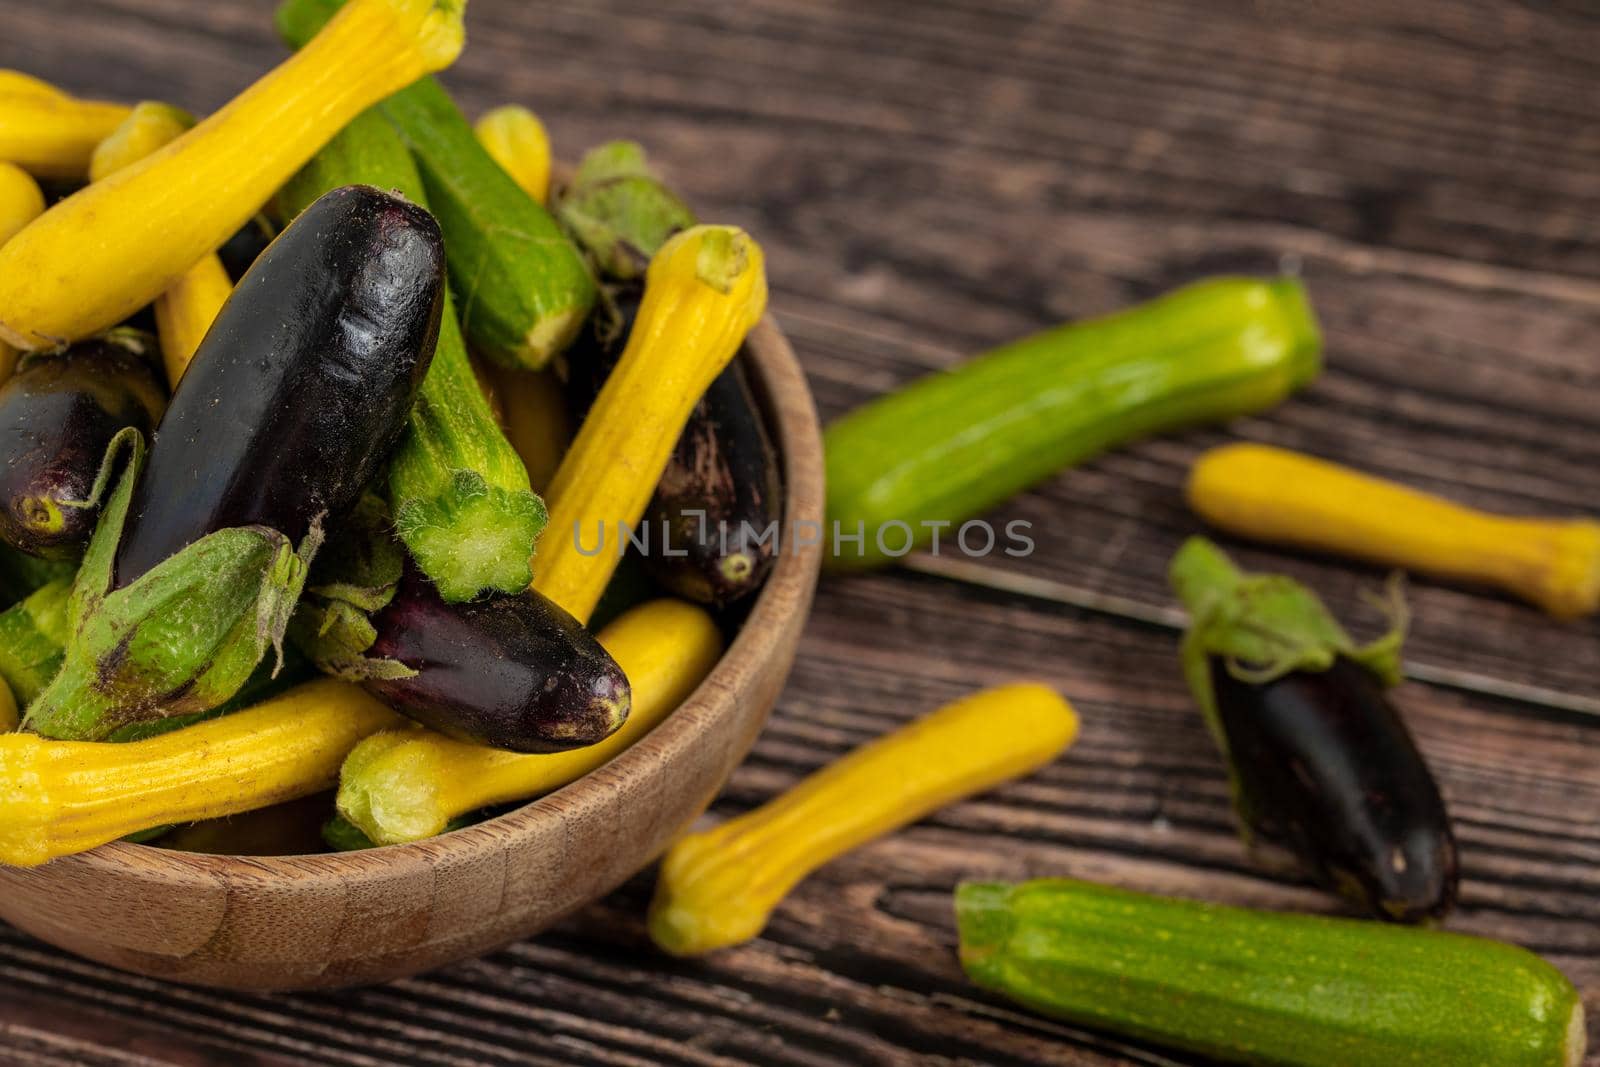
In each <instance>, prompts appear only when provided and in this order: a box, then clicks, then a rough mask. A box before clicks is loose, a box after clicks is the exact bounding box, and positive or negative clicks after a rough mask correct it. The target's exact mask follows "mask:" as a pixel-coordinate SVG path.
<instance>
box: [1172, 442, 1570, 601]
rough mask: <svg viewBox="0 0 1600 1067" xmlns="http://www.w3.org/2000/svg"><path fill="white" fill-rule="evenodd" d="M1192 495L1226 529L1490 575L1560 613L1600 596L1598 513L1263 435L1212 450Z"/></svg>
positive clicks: (1468, 576) (1452, 573)
mask: <svg viewBox="0 0 1600 1067" xmlns="http://www.w3.org/2000/svg"><path fill="white" fill-rule="evenodd" d="M1188 496H1189V504H1190V506H1191V507H1192V508H1193V509H1194V510H1195V513H1196V514H1198V515H1199V516H1200V517H1201V518H1202V519H1204V520H1206V521H1207V522H1209V523H1211V524H1212V525H1213V526H1216V527H1218V528H1220V529H1223V530H1227V531H1229V532H1231V533H1235V534H1239V535H1241V536H1244V537H1250V538H1254V539H1256V540H1259V541H1266V542H1270V543H1275V544H1287V545H1295V546H1298V547H1300V548H1307V549H1312V550H1314V551H1318V552H1327V553H1330V554H1332V555H1338V556H1349V557H1354V558H1357V559H1363V560H1369V561H1371V562H1374V563H1382V564H1388V565H1391V566H1395V567H1403V568H1407V569H1411V570H1416V571H1419V572H1422V573H1424V574H1432V575H1438V576H1440V577H1444V578H1450V579H1456V580H1460V581H1466V582H1472V583H1476V584H1481V585H1488V586H1494V587H1496V588H1499V589H1502V590H1504V591H1506V592H1508V593H1512V594H1514V595H1516V596H1518V597H1521V598H1523V599H1524V600H1528V601H1530V602H1532V603H1534V604H1537V605H1538V606H1540V607H1541V608H1543V609H1544V610H1545V611H1547V612H1549V613H1550V614H1551V615H1555V616H1557V617H1559V618H1575V617H1577V616H1580V615H1587V614H1590V613H1591V612H1593V611H1595V610H1596V608H1597V607H1600V523H1596V522H1593V521H1590V520H1587V519H1541V518H1519V517H1513V516H1505V515H1493V514H1488V513H1486V512H1482V511H1477V510H1474V509H1472V508H1468V507H1464V506H1462V505H1460V504H1455V503H1452V502H1450V501H1448V500H1444V499H1441V498H1439V497H1436V496H1431V495H1429V494H1427V493H1422V492H1418V491H1417V490H1414V489H1409V488H1406V487H1405V486H1402V485H1397V484H1395V483H1393V482H1388V481H1384V480H1383V479H1381V478H1375V477H1372V476H1370V475H1366V474H1361V473H1360V472H1358V471H1353V470H1350V469H1349V468H1347V467H1341V466H1338V465H1337V464H1333V463H1328V462H1326V461H1324V460H1320V459H1314V458H1312V457H1310V456H1305V455H1301V454H1299V453H1296V452H1290V451H1287V450H1285V449H1281V448H1271V447H1268V446H1265V445H1252V444H1238V445H1227V446H1224V447H1222V448H1216V449H1212V450H1211V451H1209V452H1207V453H1205V454H1204V455H1202V456H1201V457H1200V458H1199V459H1198V460H1196V461H1195V464H1194V467H1193V469H1192V470H1191V471H1190V473H1189V486H1188Z"/></svg>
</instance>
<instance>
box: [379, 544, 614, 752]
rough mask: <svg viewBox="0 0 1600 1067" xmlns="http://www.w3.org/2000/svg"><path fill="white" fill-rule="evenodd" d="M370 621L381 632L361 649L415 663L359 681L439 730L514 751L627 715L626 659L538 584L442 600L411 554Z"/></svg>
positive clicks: (553, 748)
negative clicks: (404, 670)
mask: <svg viewBox="0 0 1600 1067" xmlns="http://www.w3.org/2000/svg"><path fill="white" fill-rule="evenodd" d="M372 624H373V627H374V628H375V629H376V630H377V634H378V639H377V641H376V642H375V643H374V644H373V645H372V647H371V648H370V649H369V650H368V651H367V657H368V658H369V659H380V658H381V659H389V660H397V661H399V662H400V663H402V664H404V665H405V666H407V667H409V668H411V669H412V670H414V671H416V672H417V673H416V674H415V675H413V676H412V677H409V678H398V679H388V678H372V679H368V680H366V681H364V682H362V683H361V684H362V685H363V686H364V687H365V688H366V689H367V691H368V692H370V693H372V694H373V695H374V696H376V697H377V698H378V699H380V700H382V701H383V702H384V703H386V704H388V705H389V706H390V707H391V708H393V709H394V710H395V711H398V712H400V713H401V714H402V715H407V716H409V717H410V718H413V719H415V720H417V721H418V722H420V723H422V724H424V725H426V726H431V727H432V728H433V729H435V730H438V731H439V732H440V733H444V734H447V735H449V736H451V737H454V738H457V739H459V740H462V741H470V742H473V743H475V744H480V745H488V746H490V747H492V748H502V749H509V750H511V751H513V752H560V751H564V750H566V749H572V748H582V747H583V746H585V745H592V744H594V743H595V742H597V741H602V740H604V739H605V738H606V737H608V736H610V735H611V734H612V733H613V732H615V731H616V729H617V728H618V727H620V726H621V725H622V724H623V722H624V721H625V720H626V719H627V716H628V708H629V705H630V703H631V691H630V689H629V687H628V679H627V678H626V677H625V676H624V675H623V673H622V668H620V667H618V666H617V664H616V661H615V660H613V659H612V658H611V656H610V654H609V653H607V652H606V650H605V649H604V648H602V647H600V643H599V642H598V641H596V640H595V639H594V636H593V635H592V634H590V633H589V631H587V630H585V629H584V628H583V627H582V626H581V625H580V624H579V623H578V620H576V619H574V618H573V617H572V616H571V615H569V614H567V613H566V612H565V611H563V610H562V609H561V608H560V607H558V606H557V605H556V604H555V603H554V602H553V601H550V600H547V599H545V598H544V597H542V596H540V595H539V594H537V593H534V592H531V591H530V592H528V593H523V594H518V595H514V596H495V597H490V598H488V599H486V600H478V601H472V602H469V603H465V604H447V603H445V602H444V600H443V598H441V597H440V596H439V593H438V591H437V590H436V589H434V587H433V583H431V582H429V581H428V580H427V579H426V578H425V577H423V576H422V575H421V573H420V572H419V571H418V570H417V569H416V567H415V566H414V565H412V564H410V563H408V564H407V565H406V571H405V574H404V576H403V577H402V578H401V580H400V586H399V588H398V589H397V590H396V591H395V595H394V599H392V600H391V601H390V602H389V604H388V606H387V607H385V608H383V609H382V610H381V611H379V612H378V613H377V614H375V615H373V616H372Z"/></svg>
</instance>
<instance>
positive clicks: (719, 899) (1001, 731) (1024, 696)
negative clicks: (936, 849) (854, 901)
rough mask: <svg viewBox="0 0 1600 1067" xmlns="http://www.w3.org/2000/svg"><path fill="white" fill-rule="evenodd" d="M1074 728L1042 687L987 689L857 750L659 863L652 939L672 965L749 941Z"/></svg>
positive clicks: (1047, 750)
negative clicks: (827, 870)
mask: <svg viewBox="0 0 1600 1067" xmlns="http://www.w3.org/2000/svg"><path fill="white" fill-rule="evenodd" d="M1077 735H1078V716H1077V714H1076V713H1075V712H1074V711H1073V710H1072V707H1071V706H1070V705H1069V704H1068V703H1067V702H1066V701H1065V700H1062V699H1061V697H1060V696H1059V695H1057V694H1056V692H1055V691H1054V690H1052V689H1049V688H1048V687H1046V686H1042V685H1038V684H1035V683H1031V682H1022V683H1016V684H1013V685H1004V686H999V687H996V688H994V689H986V690H983V691H982V692H978V693H974V694H972V695H970V696H967V697H964V698H962V699H961V700H958V701H956V702H954V703H952V704H948V705H946V706H945V707H942V708H940V709H939V710H938V711H935V712H933V713H932V714H931V715H927V716H925V717H923V718H920V719H917V720H915V721H913V722H911V723H910V724H908V725H906V726H902V727H901V728H900V729H898V730H895V731H894V732H893V733H890V734H886V735H884V736H883V737H880V738H878V739H877V740H876V741H873V742H871V743H870V744H867V745H863V746H862V747H861V748H858V749H856V750H855V751H854V752H852V753H850V754H849V755H848V756H845V757H844V758H843V759H841V760H839V761H838V762H836V763H833V764H830V765H829V766H827V767H824V768H823V769H822V770H820V771H817V772H816V773H815V774H813V775H811V776H810V777H809V778H807V779H805V780H804V781H802V782H801V783H800V784H799V785H796V786H795V787H794V788H792V789H790V790H789V791H788V792H786V793H784V794H783V795H782V796H779V797H777V798H776V799H774V800H771V801H769V802H767V803H766V804H764V805H762V806H761V807H759V808H757V809H755V810H754V811H751V812H747V813H745V814H744V815H741V816H739V817H738V818H736V819H730V820H728V821H727V822H725V823H723V824H722V825H720V826H716V827H713V828H712V829H710V830H706V831H704V832H702V833H693V834H688V835H686V836H684V837H682V838H679V839H678V841H677V842H676V843H674V844H673V846H672V847H671V848H670V849H668V850H667V854H666V856H665V857H664V858H663V859H662V861H661V876H660V878H659V879H658V880H657V882H656V895H655V899H654V900H653V901H652V902H651V904H650V937H651V939H652V940H654V941H655V943H656V944H657V946H659V947H660V948H661V949H663V950H664V951H666V952H670V953H672V954H673V955H674V956H698V955H701V954H703V953H706V952H711V951H713V950H715V949H719V948H725V947H727V946H729V945H734V944H738V943H739V942H741V941H748V940H749V939H750V938H752V937H755V936H756V935H757V934H759V933H760V932H761V930H762V927H764V926H766V924H767V918H768V916H770V915H771V914H772V909H773V908H775V907H777V905H778V903H779V901H781V900H782V899H783V898H784V897H785V896H787V895H788V893H789V890H791V889H793V888H794V886H795V885H796V883H798V882H799V881H800V879H802V878H804V877H805V876H806V875H808V874H810V873H811V872H812V871H814V870H816V869H817V868H818V867H820V866H822V865H823V864H824V863H827V862H828V861H829V860H832V859H834V858H836V857H837V856H839V855H841V854H843V853H844V852H847V851H848V850H850V849H852V848H855V847H856V846H857V845H860V844H862V843H864V842H867V841H870V840H872V839H873V838H875V837H878V836H880V835H882V834H885V833H887V832H889V831H890V830H894V829H897V828H899V827H901V826H905V825H906V824H908V823H912V822H915V821H916V820H918V819H920V818H922V817H923V816H924V815H926V814H928V813H929V812H931V811H935V810H937V809H939V808H941V807H943V806H944V805H946V804H949V803H952V802H953V801H956V800H960V799H962V798H964V797H968V796H971V795H972V794H974V793H980V792H982V791H984V790H985V789H990V788H993V787H994V786H996V785H999V784H1000V783H1002V782H1005V781H1009V780H1010V779H1012V778H1019V777H1021V776H1022V775H1024V774H1028V773H1029V772H1031V771H1034V770H1037V769H1038V768H1040V767H1042V766H1044V765H1045V764H1046V763H1049V762H1050V761H1051V760H1053V759H1055V758H1056V757H1057V756H1059V755H1060V754H1061V753H1062V751H1063V750H1065V749H1066V747H1067V746H1068V745H1070V744H1072V741H1073V739H1074V738H1075V737H1077Z"/></svg>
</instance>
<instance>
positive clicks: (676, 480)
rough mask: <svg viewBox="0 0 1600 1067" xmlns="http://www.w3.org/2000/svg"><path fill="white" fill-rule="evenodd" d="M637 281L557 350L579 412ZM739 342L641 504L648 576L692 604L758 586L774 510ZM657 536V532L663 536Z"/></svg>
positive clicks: (623, 330) (769, 454)
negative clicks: (609, 310) (562, 352)
mask: <svg viewBox="0 0 1600 1067" xmlns="http://www.w3.org/2000/svg"><path fill="white" fill-rule="evenodd" d="M639 298H640V294H639V291H638V289H637V288H635V287H631V286H627V287H623V288H620V289H619V290H617V291H616V293H615V294H613V300H612V303H613V305H614V308H615V316H614V317H612V318H607V317H606V316H604V315H600V316H597V317H596V321H595V323H594V324H592V326H591V328H590V329H589V330H586V331H585V332H584V333H583V334H582V335H580V338H579V340H578V342H577V343H576V344H575V345H574V346H573V347H572V348H571V349H569V350H568V352H567V366H568V394H569V402H570V404H571V407H572V408H573V414H574V417H575V418H578V419H581V418H582V417H583V416H584V414H585V413H587V411H588V408H589V405H590V404H591V403H593V401H594V398H595V397H596V396H597V395H598V394H599V392H600V389H601V387H602V386H604V385H605V379H606V376H607V375H608V374H610V372H611V369H612V368H613V367H614V366H616V363H617V360H618V359H619V358H620V357H621V355H622V350H623V348H624V347H625V346H626V344H627V339H628V333H629V331H630V330H631V329H632V327H633V319H634V316H635V315H637V313H638V310H639ZM747 359H748V356H747V354H746V352H745V351H744V350H741V351H740V352H739V353H738V354H737V355H735V356H734V359H733V362H731V363H729V364H728V366H727V368H726V369H725V370H723V372H722V373H721V374H719V375H718V376H717V378H716V380H715V381H713V382H712V383H711V388H709V389H707V390H706V394H705V396H703V397H702V398H701V399H700V402H699V403H698V404H697V405H695V408H694V411H693V412H692V413H691V414H690V416H689V421H688V422H687V423H686V424H685V425H684V428H683V433H682V435H680V436H679V438H678V443H677V445H676V446H675V447H674V448H673V451H672V457H671V459H669V460H668V461H667V466H666V469H665V470H664V471H662V473H661V480H660V481H659V482H658V483H657V484H656V491H655V494H654V495H653V496H652V497H651V499H650V504H649V507H648V508H647V509H646V511H645V514H644V520H643V522H644V525H645V527H646V528H647V530H648V536H649V537H650V542H649V543H650V551H648V552H646V553H645V554H644V557H645V564H646V566H647V568H648V569H649V571H650V574H651V576H652V577H653V578H654V579H655V580H656V581H657V582H658V583H659V584H660V585H662V586H663V587H664V588H666V589H668V590H670V591H672V592H674V593H676V594H678V595H679V596H681V597H684V598H685V599H688V600H693V601H696V602H698V603H701V604H714V605H717V606H718V607H726V606H727V605H729V604H731V603H733V602H734V601H736V600H739V599H740V598H742V597H745V596H748V595H749V594H750V593H753V592H755V591H756V590H757V589H759V588H761V584H762V582H764V581H765V580H766V577H767V572H769V571H770V570H771V569H772V564H773V562H774V560H773V552H774V548H775V546H776V545H777V543H778V540H777V536H776V533H775V531H776V528H777V526H778V524H779V523H780V521H781V519H782V517H783V496H782V484H781V477H780V474H779V467H778V454H777V451H776V449H774V448H773V446H772V439H771V437H770V435H768V433H767V428H766V424H765V422H764V420H763V419H762V417H761V411H760V409H759V408H758V407H757V406H756V402H755V398H754V396H753V395H752V394H751V391H750V385H749V382H748V381H747V380H746V376H745V371H744V364H745V362H746V361H747ZM663 538H665V540H664V541H663Z"/></svg>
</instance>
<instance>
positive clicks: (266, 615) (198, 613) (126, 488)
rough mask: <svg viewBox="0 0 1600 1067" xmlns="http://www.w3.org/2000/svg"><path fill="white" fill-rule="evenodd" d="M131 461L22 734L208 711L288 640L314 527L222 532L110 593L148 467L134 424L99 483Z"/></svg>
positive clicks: (94, 728) (94, 733)
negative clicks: (292, 536)
mask: <svg viewBox="0 0 1600 1067" xmlns="http://www.w3.org/2000/svg"><path fill="white" fill-rule="evenodd" d="M124 452H126V453H127V461H126V464H125V466H124V467H123V469H122V473H121V475H120V477H118V478H117V479H116V487H115V489H114V490H113V491H112V493H111V497H110V500H109V501H108V502H107V504H106V508H105V512H104V514H103V515H102V517H101V520H100V524H99V526H98V527H97V528H96V529H95V533H94V537H93V538H92V539H91V540H90V542H89V548H88V551H87V552H85V554H84V559H83V565H82V567H80V568H79V571H78V577H77V579H76V581H75V582H74V584H73V589H72V597H71V600H70V602H69V606H68V613H67V618H68V626H69V630H68V634H67V640H66V647H65V650H64V658H63V663H62V667H61V670H60V672H59V673H57V674H56V676H55V678H54V679H53V680H52V681H51V682H50V684H49V685H48V686H46V687H45V689H44V691H43V692H41V693H40V694H39V696H38V698H37V700H35V701H34V702H33V704H32V705H31V706H30V707H29V708H28V715H27V720H26V722H25V723H24V727H25V728H26V729H29V730H32V731H33V732H35V733H38V734H42V735H44V736H46V737H52V738H60V739H68V740H83V741H97V740H102V739H104V738H106V737H107V736H109V735H111V734H113V733H114V732H116V731H117V730H119V729H122V728H124V727H127V726H129V725H130V724H134V723H141V722H149V721H152V720H157V719H165V718H169V717H171V716H175V715H190V714H196V713H200V712H205V711H209V710H211V709H213V708H215V707H217V706H218V705H220V704H222V703H223V702H224V701H226V700H227V699H228V698H229V697H231V696H233V695H234V693H236V692H237V691H238V690H239V688H240V687H241V686H243V685H244V683H245V681H246V679H248V678H249V677H250V674H251V672H252V671H254V670H255V668H256V665H257V664H258V663H260V662H261V660H262V657H264V656H265V655H266V653H267V651H268V649H269V648H270V649H272V650H273V651H274V652H275V653H276V655H277V657H278V664H279V665H281V664H282V657H283V635H284V630H285V628H286V627H287V626H288V622H289V616H290V614H291V613H292V612H293V610H294V605H295V602H296V601H297V600H298V599H299V596H300V591H301V589H302V587H303V586H304V584H305V578H306V574H307V572H308V570H309V569H310V564H311V559H312V557H313V556H314V555H315V553H316V550H317V547H318V545H319V544H320V543H321V540H322V531H321V527H320V525H314V526H313V528H312V530H311V532H310V533H309V534H308V535H307V536H306V538H305V540H304V541H303V542H302V543H301V545H300V546H299V548H298V549H297V548H296V547H295V546H294V545H292V544H291V543H290V542H289V539H288V538H287V537H285V536H284V535H283V534H282V533H279V532H278V531H277V530H273V529H269V528H267V527H264V526H241V527H233V528H229V529H225V530H217V531H215V532H213V533H211V534H208V535H207V536H205V537H202V538H201V539H200V540H198V541H196V542H194V543H193V544H191V545H189V546H188V547H186V548H184V549H183V550H182V551H180V552H178V553H176V554H174V555H173V556H171V557H169V558H168V559H166V560H164V561H163V562H162V563H161V564H160V565H158V566H156V567H154V568H152V569H151V570H150V571H149V572H148V573H146V574H144V575H142V576H141V577H139V578H138V579H137V580H136V581H134V582H131V583H130V584H128V585H127V586H125V587H123V588H121V589H116V590H113V589H112V588H111V582H112V564H113V561H114V559H115V556H116V549H117V545H118V542H119V541H120V540H121V537H122V530H123V526H124V525H125V523H126V520H127V514H128V506H129V502H130V501H131V499H132V496H133V487H134V484H135V482H136V481H137V480H138V477H139V473H140V471H141V470H142V468H143V465H144V456H145V445H144V439H143V438H142V437H141V436H140V435H139V433H138V431H136V430H132V429H128V430H124V431H122V432H121V433H119V434H118V435H117V436H116V437H115V438H114V439H113V440H112V442H111V445H110V446H109V447H108V448H107V450H106V458H105V461H104V464H103V466H102V471H101V478H100V480H99V483H97V484H102V485H103V484H105V483H106V482H108V481H110V479H111V473H110V472H111V471H112V470H113V469H114V465H115V464H116V463H117V462H118V460H119V457H121V456H122V454H123V453H124Z"/></svg>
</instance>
